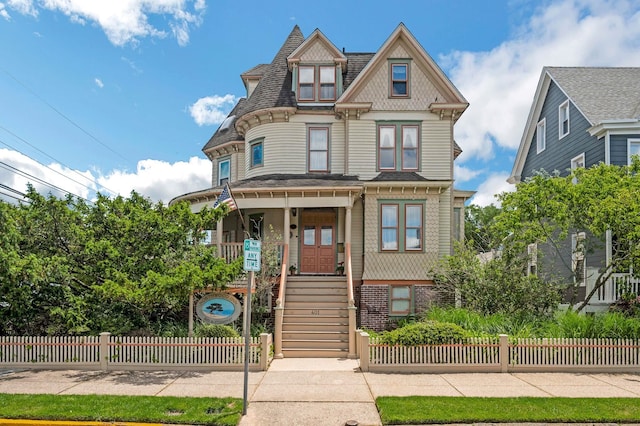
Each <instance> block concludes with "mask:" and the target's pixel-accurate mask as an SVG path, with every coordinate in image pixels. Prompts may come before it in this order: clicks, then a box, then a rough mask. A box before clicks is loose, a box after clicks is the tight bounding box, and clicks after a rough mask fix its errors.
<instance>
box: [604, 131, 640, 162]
mask: <svg viewBox="0 0 640 426" xmlns="http://www.w3.org/2000/svg"><path fill="white" fill-rule="evenodd" d="M629 139H640V134H629V135H611V139H610V144H611V164H615V165H617V166H626V165H627V164H628V159H627V148H628V145H627V144H628V140H629Z"/></svg>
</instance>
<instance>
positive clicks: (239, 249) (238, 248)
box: [220, 242, 284, 263]
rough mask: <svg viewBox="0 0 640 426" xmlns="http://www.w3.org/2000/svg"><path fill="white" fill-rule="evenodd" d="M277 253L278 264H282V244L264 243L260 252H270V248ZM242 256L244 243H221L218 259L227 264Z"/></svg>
mask: <svg viewBox="0 0 640 426" xmlns="http://www.w3.org/2000/svg"><path fill="white" fill-rule="evenodd" d="M274 246H275V248H276V250H277V251H278V263H282V254H283V251H284V243H282V242H265V243H263V245H262V250H263V251H264V250H270V249H271V248H272V247H274ZM243 255H244V243H243V242H240V243H222V244H221V246H220V257H221V258H223V259H224V260H225V261H226V262H227V263H230V262H233V261H234V260H236V259H237V258H239V257H240V256H243Z"/></svg>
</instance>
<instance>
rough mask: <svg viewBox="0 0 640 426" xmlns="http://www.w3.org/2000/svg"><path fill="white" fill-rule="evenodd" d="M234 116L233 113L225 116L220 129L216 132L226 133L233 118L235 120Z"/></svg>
mask: <svg viewBox="0 0 640 426" xmlns="http://www.w3.org/2000/svg"><path fill="white" fill-rule="evenodd" d="M235 118H236V116H235V115H230V116H228V117H227V118H225V119H224V121H223V122H222V124H221V125H220V130H218V132H220V133H227V132H228V131H229V129H230V128H231V125H232V124H233V120H235Z"/></svg>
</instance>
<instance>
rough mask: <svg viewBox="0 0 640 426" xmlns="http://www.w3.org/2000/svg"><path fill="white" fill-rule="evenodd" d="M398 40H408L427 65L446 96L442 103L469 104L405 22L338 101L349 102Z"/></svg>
mask: <svg viewBox="0 0 640 426" xmlns="http://www.w3.org/2000/svg"><path fill="white" fill-rule="evenodd" d="M398 40H404V41H406V44H407V46H408V48H409V49H411V50H412V52H411V54H412V57H413V59H414V60H415V61H419V62H421V63H422V64H424V65H425V68H426V70H427V71H428V73H429V77H431V81H432V82H433V84H434V85H435V86H436V87H437V88H438V90H439V91H440V92H441V93H443V95H444V96H446V99H442V100H441V103H444V104H466V105H468V102H467V100H466V99H465V98H464V96H462V94H461V93H460V92H459V91H458V89H457V88H456V87H455V86H454V85H453V83H451V80H449V78H448V77H447V76H446V74H445V73H444V72H443V71H442V69H440V67H439V66H438V64H436V62H435V61H434V60H433V59H432V58H431V56H429V54H428V53H427V52H426V50H424V48H423V47H422V45H421V44H420V43H419V42H418V40H416V38H415V37H414V36H413V34H411V32H410V31H409V30H408V29H407V27H405V25H404V24H403V23H400V25H398V27H397V28H396V29H395V30H394V31H393V33H391V35H390V36H389V37H388V38H387V40H386V41H385V42H384V43H383V45H382V47H380V49H378V51H377V52H376V53H375V55H374V56H373V58H371V59H370V60H369V62H368V63H367V65H366V66H365V67H364V69H363V70H362V72H360V73H359V74H358V75H357V77H356V78H355V79H354V80H353V82H352V83H351V84H350V86H349V88H348V89H346V90H345V91H344V93H343V94H342V96H340V99H338V100H337V101H336V103H339V102H349V101H350V100H351V99H352V98H353V97H354V96H355V94H356V93H357V92H358V91H359V89H360V88H361V87H362V86H363V85H364V84H366V81H367V79H368V78H369V77H370V75H371V74H372V73H373V72H375V70H376V68H377V65H378V64H379V63H380V62H383V61H386V60H387V58H388V56H389V53H390V50H391V49H392V48H393V47H394V46H395V44H396V42H397V41H398Z"/></svg>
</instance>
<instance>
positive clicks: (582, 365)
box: [356, 331, 640, 373]
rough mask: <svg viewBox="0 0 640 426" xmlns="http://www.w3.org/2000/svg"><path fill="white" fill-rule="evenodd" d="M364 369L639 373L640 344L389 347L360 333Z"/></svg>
mask: <svg viewBox="0 0 640 426" xmlns="http://www.w3.org/2000/svg"><path fill="white" fill-rule="evenodd" d="M356 334H357V354H358V357H359V359H360V368H361V369H362V370H363V371H378V372H416V373H418V372H421V373H436V372H458V373H459V372H503V373H507V372H542V371H548V372H554V371H556V372H560V371H573V372H611V373H613V372H635V373H637V372H638V371H640V342H639V341H637V340H623V339H513V340H510V339H509V337H508V336H507V335H504V334H503V335H500V336H499V337H496V338H471V339H467V340H465V341H464V342H462V343H455V344H446V345H417V346H400V345H394V346H392V345H387V344H384V343H382V342H381V341H380V339H379V338H375V337H370V336H369V335H368V334H367V333H364V332H361V331H358V332H357V333H356Z"/></svg>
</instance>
